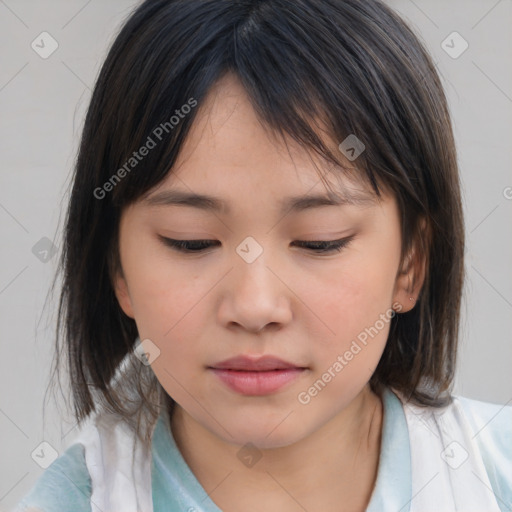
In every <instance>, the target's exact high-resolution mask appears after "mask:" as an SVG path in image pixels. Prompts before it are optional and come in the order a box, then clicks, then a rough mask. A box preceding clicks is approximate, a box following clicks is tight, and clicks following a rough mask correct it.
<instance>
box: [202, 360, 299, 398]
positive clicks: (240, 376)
mask: <svg viewBox="0 0 512 512" xmlns="http://www.w3.org/2000/svg"><path fill="white" fill-rule="evenodd" d="M209 369H210V370H212V371H213V372H214V373H215V375H217V376H218V377H219V378H220V379H221V381H222V382H224V383H225V384H226V385H227V386H229V387H230V388H231V389H232V390H233V391H236V392H237V393H241V394H243V395H251V396H261V395H267V394H270V393H273V392H275V391H277V390H278V389H280V388H282V387H283V386H284V385H285V384H287V383H288V382H290V381H292V380H294V379H295V378H297V377H298V376H299V375H300V374H301V373H302V372H303V371H304V370H305V369H306V368H304V367H301V366H297V365H295V364H292V363H288V362H286V361H283V360H282V359H279V358H277V357H274V356H261V357H257V358H254V357H249V356H237V357H233V358H231V359H227V360H225V361H222V362H220V363H216V364H214V365H213V366H211V367H209Z"/></svg>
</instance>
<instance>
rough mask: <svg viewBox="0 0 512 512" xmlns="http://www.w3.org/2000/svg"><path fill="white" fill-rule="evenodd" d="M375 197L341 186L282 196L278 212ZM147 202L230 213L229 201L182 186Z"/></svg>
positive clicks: (367, 202)
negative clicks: (340, 189) (340, 188)
mask: <svg viewBox="0 0 512 512" xmlns="http://www.w3.org/2000/svg"><path fill="white" fill-rule="evenodd" d="M377 201H378V198H377V197H376V196H375V195H372V194H369V193H368V192H362V191H357V192H352V191H350V192H349V191H348V190H344V191H343V193H342V194H335V193H332V192H328V193H326V194H312V195H301V196H290V197H285V198H283V199H282V200H281V201H280V208H281V213H286V212H288V211H291V212H301V211H304V210H309V209H313V208H320V207H323V206H344V205H350V206H371V205H375V204H376V203H377ZM143 204H145V205H146V206H150V207H151V206H188V207H192V208H198V209H200V210H204V211H212V212H217V213H225V214H229V213H230V212H231V209H230V207H229V204H228V203H227V202H225V201H223V200H222V199H220V198H218V197H214V196H210V195H206V194H197V193H192V192H188V191H185V190H176V189H173V190H163V191H161V192H158V193H155V194H153V195H150V196H148V197H146V198H145V199H144V200H143Z"/></svg>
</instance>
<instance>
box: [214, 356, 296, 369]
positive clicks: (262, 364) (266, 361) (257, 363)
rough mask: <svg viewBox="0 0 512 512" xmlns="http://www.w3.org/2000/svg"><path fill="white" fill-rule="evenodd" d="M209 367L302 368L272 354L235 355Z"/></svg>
mask: <svg viewBox="0 0 512 512" xmlns="http://www.w3.org/2000/svg"><path fill="white" fill-rule="evenodd" d="M211 368H216V369H218V370H239V371H248V372H264V371H270V370H286V369H290V368H303V367H301V366H299V365H296V364H293V363H289V362H287V361H283V360H282V359H279V358H278V357H274V356H260V357H250V356H237V357H232V358H231V359H226V360H225V361H221V362H220V363H216V364H214V365H213V366H212V367H211Z"/></svg>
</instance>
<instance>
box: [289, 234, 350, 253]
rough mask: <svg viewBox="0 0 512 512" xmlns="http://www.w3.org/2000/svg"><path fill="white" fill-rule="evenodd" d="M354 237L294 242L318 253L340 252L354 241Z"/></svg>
mask: <svg viewBox="0 0 512 512" xmlns="http://www.w3.org/2000/svg"><path fill="white" fill-rule="evenodd" d="M353 238H354V235H352V236H349V237H347V238H340V239H339V240H314V241H303V240H296V241H294V242H293V244H295V245H298V246H299V247H305V248H306V249H310V250H312V251H314V252H316V253H326V252H333V251H338V252H340V251H341V250H342V249H344V248H345V247H346V246H347V245H348V244H349V243H350V242H351V241H352V239H353Z"/></svg>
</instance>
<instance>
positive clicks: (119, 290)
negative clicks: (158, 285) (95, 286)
mask: <svg viewBox="0 0 512 512" xmlns="http://www.w3.org/2000/svg"><path fill="white" fill-rule="evenodd" d="M114 282H115V285H114V292H115V294H116V297H117V301H118V302H119V306H120V307H121V309H122V310H123V311H124V313H125V315H127V316H129V317H130V318H135V316H134V314H133V307H132V300H131V298H130V293H129V291H128V285H127V284H126V279H125V278H124V276H123V274H122V272H117V273H116V277H115V280H114Z"/></svg>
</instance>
